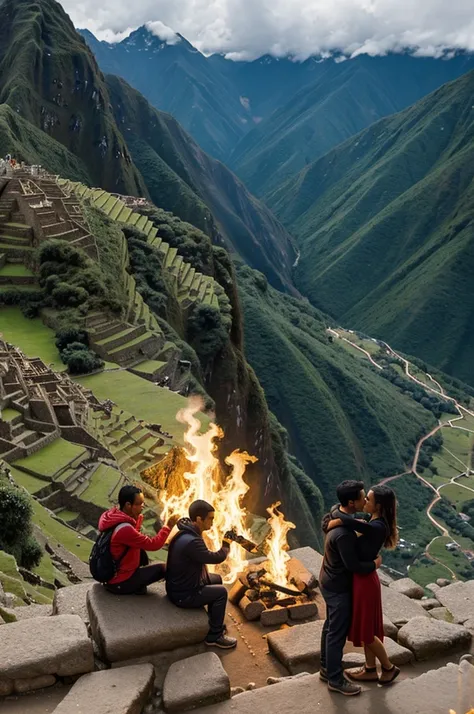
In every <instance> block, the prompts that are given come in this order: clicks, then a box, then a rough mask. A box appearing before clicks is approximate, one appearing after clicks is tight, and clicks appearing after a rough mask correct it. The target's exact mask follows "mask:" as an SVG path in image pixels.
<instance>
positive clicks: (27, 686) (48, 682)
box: [13, 674, 56, 694]
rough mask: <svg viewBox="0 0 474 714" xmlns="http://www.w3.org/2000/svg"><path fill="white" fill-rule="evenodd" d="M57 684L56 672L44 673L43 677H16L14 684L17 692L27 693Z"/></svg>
mask: <svg viewBox="0 0 474 714" xmlns="http://www.w3.org/2000/svg"><path fill="white" fill-rule="evenodd" d="M55 684H56V677H55V676H54V674H43V675H42V676H41V677H31V678H29V679H28V678H26V679H15V680H14V683H13V686H14V688H15V692H16V693H17V694H26V693H27V692H34V691H36V690H37V689H45V688H46V687H53V686H54V685H55Z"/></svg>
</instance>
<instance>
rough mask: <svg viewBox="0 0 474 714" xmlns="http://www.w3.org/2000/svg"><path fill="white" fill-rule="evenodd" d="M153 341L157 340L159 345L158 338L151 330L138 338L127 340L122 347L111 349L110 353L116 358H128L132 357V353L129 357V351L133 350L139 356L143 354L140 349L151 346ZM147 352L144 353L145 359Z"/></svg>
mask: <svg viewBox="0 0 474 714" xmlns="http://www.w3.org/2000/svg"><path fill="white" fill-rule="evenodd" d="M153 342H156V343H157V347H158V345H159V341H158V338H157V337H155V336H154V335H152V334H151V333H150V332H145V334H144V335H141V336H140V337H137V338H136V339H134V340H131V341H130V342H126V343H125V344H123V345H121V346H120V347H116V348H115V349H114V350H111V351H110V352H109V355H110V357H111V358H113V359H114V360H120V359H122V358H123V359H127V360H128V359H132V355H130V357H128V356H127V352H132V353H133V355H134V356H135V355H137V356H139V355H140V354H141V353H140V352H139V350H140V349H142V350H143V349H144V348H146V347H151V345H152V343H153ZM149 351H150V350H149ZM145 354H146V352H145V353H144V355H143V359H146V357H145Z"/></svg>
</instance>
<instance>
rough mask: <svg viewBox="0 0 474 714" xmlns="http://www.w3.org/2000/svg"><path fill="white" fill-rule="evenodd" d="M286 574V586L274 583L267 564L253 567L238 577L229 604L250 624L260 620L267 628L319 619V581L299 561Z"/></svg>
mask: <svg viewBox="0 0 474 714" xmlns="http://www.w3.org/2000/svg"><path fill="white" fill-rule="evenodd" d="M287 573H288V577H287V582H286V583H285V584H280V583H274V582H272V580H271V576H270V575H269V573H268V563H266V562H263V563H258V564H250V565H249V566H248V568H247V569H246V570H245V571H244V572H242V573H240V574H239V576H238V578H237V580H236V582H235V583H234V585H233V586H232V588H231V590H230V592H229V600H230V602H231V603H233V604H234V605H237V606H238V607H239V608H240V610H241V612H242V614H243V615H244V617H245V618H246V619H247V620H260V622H261V624H262V625H263V626H265V627H266V626H273V625H281V624H284V623H286V622H288V621H292V620H294V621H297V620H308V619H314V618H316V617H317V615H318V607H317V604H316V603H315V602H314V600H315V596H316V588H317V585H318V582H317V580H316V578H315V577H314V575H313V574H312V573H310V572H309V570H308V569H307V568H305V566H304V565H303V563H301V562H300V561H299V560H297V559H296V558H291V559H290V560H289V561H288V563H287Z"/></svg>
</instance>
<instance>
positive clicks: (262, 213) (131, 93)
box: [0, 0, 295, 289]
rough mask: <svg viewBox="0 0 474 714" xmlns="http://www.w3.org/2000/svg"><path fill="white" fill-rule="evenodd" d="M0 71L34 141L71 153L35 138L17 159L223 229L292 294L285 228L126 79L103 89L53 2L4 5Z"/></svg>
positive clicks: (212, 230) (4, 92)
mask: <svg viewBox="0 0 474 714" xmlns="http://www.w3.org/2000/svg"><path fill="white" fill-rule="evenodd" d="M0 70H1V74H0V101H1V102H2V103H5V104H6V105H8V106H10V107H11V108H12V109H13V111H14V112H16V114H17V115H18V116H19V117H20V118H22V119H24V120H26V121H28V122H29V123H30V124H31V125H32V127H33V131H32V136H33V134H34V135H35V136H38V135H37V134H35V130H39V129H41V130H43V132H45V137H46V135H47V136H48V137H49V138H50V139H52V140H54V141H55V142H59V143H60V144H62V145H63V146H64V147H66V149H67V152H66V153H64V154H63V158H64V164H61V163H58V161H57V158H58V151H57V147H56V149H55V150H54V151H53V152H50V151H49V148H48V147H49V146H50V144H49V143H48V142H44V141H43V142H38V141H37V140H36V139H35V140H34V145H35V146H36V150H35V152H33V153H32V152H31V151H29V152H27V151H26V144H25V150H24V151H17V158H20V159H26V160H28V161H31V160H34V162H35V163H41V164H43V165H44V166H46V167H48V168H50V169H51V170H55V171H58V173H61V174H62V175H63V176H66V177H71V178H81V179H84V178H86V176H85V173H86V175H87V178H86V180H87V182H88V183H90V184H92V185H96V186H102V187H103V188H106V189H109V190H110V191H115V192H118V193H122V194H130V195H138V196H145V197H148V196H149V195H152V197H153V200H154V201H155V202H157V203H159V205H160V206H161V207H163V208H165V209H167V210H172V211H175V212H176V213H177V214H178V215H179V216H180V217H181V218H183V219H184V220H188V221H190V222H192V223H194V224H195V225H197V226H198V227H199V228H201V229H202V230H204V231H205V232H206V233H207V234H208V235H209V236H211V237H212V238H213V239H215V240H216V241H218V242H219V241H222V237H221V236H219V230H220V231H221V232H222V236H223V237H224V239H225V241H226V244H227V245H228V246H230V247H231V248H232V249H233V250H234V251H235V252H236V253H237V254H240V255H242V257H244V259H246V260H248V261H249V262H250V263H251V264H252V265H253V266H254V267H256V268H258V269H260V270H265V271H266V272H267V274H268V275H269V277H270V279H271V280H272V282H273V284H275V285H276V286H277V287H281V288H284V289H292V285H291V265H292V263H293V262H294V257H295V250H294V248H293V245H292V241H291V239H290V236H289V234H288V233H287V232H286V231H285V229H284V228H283V226H281V225H280V224H279V223H278V221H276V220H275V218H274V217H273V216H272V214H271V213H270V211H269V210H268V209H267V208H266V207H265V206H263V205H261V204H260V203H259V202H258V201H256V200H255V199H254V198H253V197H252V196H251V195H250V194H249V193H248V191H247V190H246V189H245V187H244V186H243V185H242V184H241V182H240V181H239V180H238V179H237V178H236V177H235V176H234V175H233V174H231V173H230V171H229V170H228V169H227V168H225V167H224V166H223V165H222V164H220V163H219V162H217V161H216V160H214V159H211V158H210V157H209V156H207V155H206V154H204V152H202V150H200V149H199V148H198V146H197V145H196V144H195V143H194V142H193V141H192V139H191V138H190V137H189V135H188V134H186V132H185V131H184V130H183V129H182V128H181V127H180V126H179V125H178V123H177V122H176V121H175V120H173V119H172V118H171V117H170V116H169V115H165V114H161V113H160V112H158V111H156V110H154V109H153V108H152V107H151V106H150V105H149V104H148V102H147V101H146V100H145V99H144V98H143V97H142V96H141V95H140V94H139V93H138V92H136V91H135V90H132V89H131V88H130V87H129V86H128V85H126V84H125V82H123V81H122V80H118V79H117V80H114V79H111V78H109V80H108V86H107V84H106V82H105V79H104V77H103V75H102V73H101V72H100V71H99V70H98V68H97V64H96V61H95V59H94V57H93V55H92V53H91V52H90V50H89V49H88V48H87V46H86V44H85V42H84V40H83V39H82V38H81V37H80V36H79V35H78V34H77V33H76V31H75V30H74V27H73V25H72V23H71V21H70V20H69V18H68V16H67V15H66V14H65V12H64V11H63V9H62V8H61V6H60V5H59V4H58V3H56V2H53V1H52V0H45V1H44V2H42V3H41V4H38V3H34V2H31V1H29V0H19V2H12V0H7V2H5V3H4V4H3V5H1V6H0ZM114 115H115V116H114ZM9 116H10V119H12V115H11V113H10V115H9ZM11 126H13V125H11ZM15 127H16V129H14V130H13V129H10V131H9V133H8V134H5V141H6V143H5V144H4V145H2V147H1V150H2V152H3V153H4V154H5V153H7V152H8V151H10V152H11V151H12V149H13V147H14V146H15V147H20V146H23V141H22V138H21V136H20V134H22V135H26V134H27V133H28V132H25V131H24V130H22V131H20V125H19V124H15ZM23 129H24V125H23ZM17 130H18V132H20V134H18V132H17ZM16 139H17V140H16ZM30 139H31V141H33V140H32V138H31V137H30ZM12 140H14V142H13V145H12ZM31 141H30V140H29V145H30V148H31V146H32V144H31ZM40 144H41V146H40ZM71 155H75V156H76V157H77V160H78V162H79V164H78V165H80V166H81V168H82V167H83V170H81V171H80V173H78V165H76V162H74V161H72V160H71ZM53 156H55V157H56V158H55V159H54V164H53ZM50 161H51V163H50ZM73 164H74V165H73ZM211 212H212V213H213V214H214V215H212V213H211Z"/></svg>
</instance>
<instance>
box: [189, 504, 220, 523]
mask: <svg viewBox="0 0 474 714" xmlns="http://www.w3.org/2000/svg"><path fill="white" fill-rule="evenodd" d="M214 510H215V508H214V506H211V504H210V503H208V502H207V501H202V500H199V501H193V503H191V505H190V506H189V517H190V519H191V520H192V521H193V522H194V523H196V519H197V517H198V516H200V517H201V518H202V519H203V520H204V518H206V517H207V516H208V515H209V513H212V512H213V511H214Z"/></svg>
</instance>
